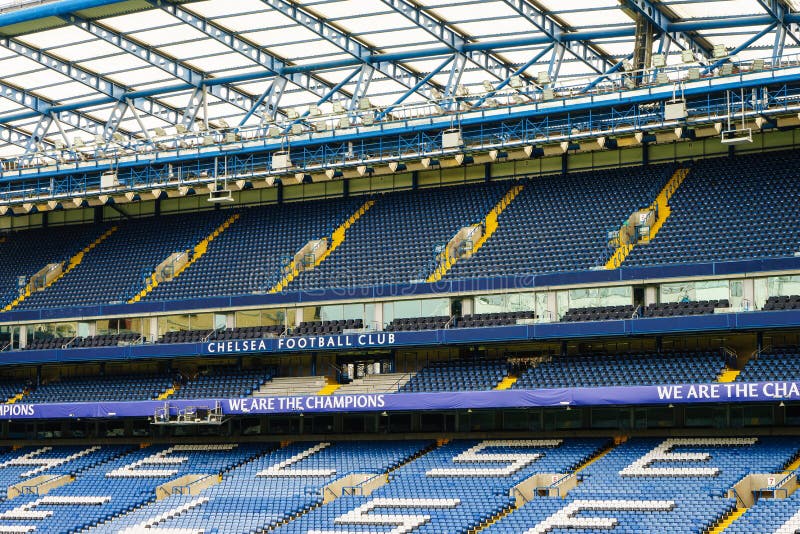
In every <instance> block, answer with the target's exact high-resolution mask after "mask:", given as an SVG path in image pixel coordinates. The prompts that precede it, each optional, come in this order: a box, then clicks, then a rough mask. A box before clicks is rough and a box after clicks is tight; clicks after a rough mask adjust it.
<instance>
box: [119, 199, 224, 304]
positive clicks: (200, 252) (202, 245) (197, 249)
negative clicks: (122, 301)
mask: <svg viewBox="0 0 800 534" xmlns="http://www.w3.org/2000/svg"><path fill="white" fill-rule="evenodd" d="M239 217H240V215H239V214H238V213H234V214H233V215H231V216H230V217H228V218H227V219H225V222H223V223H222V224H220V225H219V226H218V227H217V228H215V229H214V231H213V232H211V233H210V234H209V235H207V236H206V237H204V238H203V239H202V240H201V241H200V242H199V243H197V244H196V245H195V246H194V248H193V249H192V256H191V257H190V258H189V261H188V262H186V263H184V264H183V265H181V266H180V268H178V269H177V270H176V271H175V273H174V274H173V275H172V278H171V279H170V280H168V281H166V283H168V282H172V281H173V280H175V279H176V278H178V277H179V276H180V275H181V274H182V273H183V272H184V271H185V270H186V269H188V268H189V267H191V266H192V264H194V263H195V262H196V261H197V260H199V259H200V258H202V257H203V256H204V255H205V253H206V252H207V251H208V246H209V245H210V244H211V242H212V241H214V239H216V238H218V237H219V236H220V234H222V233H223V232H224V231H225V230H227V229H228V228H229V227H230V226H231V225H232V224H233V223H235V222H236V221H237V220H239ZM161 283H165V282H161ZM158 284H159V282H158V279H157V278H156V273H153V274H152V275H150V278H149V279H148V283H147V286H146V287H145V288H144V289H142V290H141V291H140V292H139V293H137V294H136V296H135V297H133V298H132V299H130V300H129V301H128V304H133V303H135V302H139V301H140V300H142V299H143V298H145V297H146V296H147V295H149V294H150V292H151V291H153V290H154V289H155V288H156V287H158Z"/></svg>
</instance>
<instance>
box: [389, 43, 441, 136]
mask: <svg viewBox="0 0 800 534" xmlns="http://www.w3.org/2000/svg"><path fill="white" fill-rule="evenodd" d="M454 59H455V56H452V57H449V58H447V59H445V60H444V61H442V62H441V63H440V64H439V65H438V66H437V67H436V68H435V69H433V70H432V71H430V72H429V73H428V74H427V75H426V76H425V77H424V78H422V79H421V80H420V81H418V82H417V83H416V84H414V86H413V87H410V88H409V89H408V91H406V92H405V93H403V94H402V95H401V96H400V98H398V99H397V100H395V101H394V102H392V103H391V104H390V105H388V106H387V107H385V108H384V109H383V110H382V111H381V112H380V113H378V114H377V115H376V116H375V120H376V121H379V120H381V119H383V118H384V117H385V116H386V115H388V114H389V113H390V112H391V111H392V110H393V109H394V108H396V107H397V106H399V105H400V104H402V103H403V102H405V101H406V99H407V98H408V97H409V96H411V95H413V94H414V93H416V92H417V89H419V88H420V87H422V86H423V85H425V84H426V83H428V80H430V79H431V78H433V77H434V76H436V75H437V74H439V73H440V72H441V71H442V69H444V68H445V67H446V66H447V65H448V64H450V62H451V61H453V60H454Z"/></svg>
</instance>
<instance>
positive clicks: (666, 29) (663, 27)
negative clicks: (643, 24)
mask: <svg viewBox="0 0 800 534" xmlns="http://www.w3.org/2000/svg"><path fill="white" fill-rule="evenodd" d="M624 3H625V5H627V6H628V7H630V8H632V9H633V10H634V11H636V12H637V13H639V14H641V15H642V16H644V17H645V18H646V19H647V20H648V21H649V22H650V23H651V24H652V25H653V26H655V27H656V28H658V30H659V31H661V32H663V33H666V34H667V35H669V37H670V39H672V41H673V42H675V44H676V45H678V47H680V48H681V49H682V50H685V49H689V50H692V51H693V52H698V53H700V54H702V55H703V56H705V57H708V56H709V50H708V49H707V47H706V46H704V45H703V43H701V42H700V41H698V40H697V39H696V38H694V37H693V36H691V35H689V34H688V33H687V31H690V30H682V31H681V30H676V28H675V26H673V23H672V21H671V20H670V19H669V18H668V17H667V16H666V15H665V14H664V13H662V12H661V10H659V8H658V5H657V4H656V3H655V2H653V1H652V0H624Z"/></svg>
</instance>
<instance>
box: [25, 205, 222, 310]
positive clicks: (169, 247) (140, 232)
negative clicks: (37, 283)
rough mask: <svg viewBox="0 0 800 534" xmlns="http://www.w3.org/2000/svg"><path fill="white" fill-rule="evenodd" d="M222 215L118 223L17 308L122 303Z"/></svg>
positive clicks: (216, 222) (217, 224) (203, 233)
mask: <svg viewBox="0 0 800 534" xmlns="http://www.w3.org/2000/svg"><path fill="white" fill-rule="evenodd" d="M228 216H230V213H229V212H223V211H207V212H201V213H190V214H186V215H171V216H164V217H161V218H160V219H138V220H131V221H127V222H120V223H118V226H119V230H117V231H116V232H115V233H113V234H111V236H110V237H109V238H108V239H106V240H105V241H104V242H103V243H102V244H101V245H100V246H98V247H96V248H95V249H94V250H92V251H91V252H90V253H89V254H87V255H86V257H85V258H84V259H83V261H82V262H81V263H80V264H79V265H78V266H77V267H75V268H74V269H73V270H72V271H71V272H70V273H69V274H68V275H66V276H65V277H64V278H62V279H61V280H59V281H58V282H57V283H55V284H53V285H52V286H51V287H49V288H47V289H46V290H44V291H40V292H37V293H34V294H33V295H31V296H30V297H28V298H26V299H25V300H24V301H23V302H22V303H21V304H20V305H19V308H20V309H32V308H52V307H59V306H83V305H93V304H107V303H109V302H125V301H127V300H128V299H130V298H132V297H133V296H134V295H136V293H138V292H139V291H141V290H142V289H143V288H144V287H145V284H144V279H145V277H146V276H148V275H150V274H151V273H152V272H153V270H154V269H155V268H156V266H158V265H159V264H160V263H161V262H162V261H164V260H165V259H167V257H168V256H169V255H170V254H172V253H174V252H178V251H183V250H189V249H192V248H193V247H194V246H195V245H196V244H197V243H198V242H199V241H200V240H201V239H203V237H205V236H207V235H208V234H210V233H211V232H212V231H213V230H214V228H216V227H217V226H219V225H220V224H221V223H222V222H223V221H224V220H225V218H227V217H228ZM186 296H188V295H184V297H186Z"/></svg>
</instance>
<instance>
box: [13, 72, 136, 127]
mask: <svg viewBox="0 0 800 534" xmlns="http://www.w3.org/2000/svg"><path fill="white" fill-rule="evenodd" d="M0 97H2V98H5V99H7V100H9V101H11V102H15V103H16V104H18V105H20V106H23V107H26V108H28V109H30V110H32V111H33V112H35V115H34V116H36V115H38V116H40V124H44V122H41V117H48V118H49V117H50V114H51V113H56V114H57V116H58V119H59V120H60V121H61V122H62V123H65V124H68V125H70V126H72V127H73V128H77V129H79V130H83V131H85V132H87V133H90V134H92V135H97V134H100V135H102V134H103V133H104V131H105V128H106V124H105V123H103V122H101V121H99V120H97V119H95V118H94V117H91V116H90V115H87V114H86V113H83V112H81V111H78V110H69V111H67V110H64V111H55V110H54V108H55V107H56V106H57V104H56V103H55V102H52V101H50V100H47V99H45V98H42V97H41V96H38V95H36V94H34V93H32V92H30V91H27V90H25V89H22V88H19V87H16V86H13V85H10V84H8V83H5V82H2V81H0ZM49 125H50V124H49V122H47V126H48V127H49ZM40 129H41V128H37V130H40ZM34 133H36V132H34ZM45 133H46V131H45ZM125 134H126V135H127V136H130V132H125ZM41 138H44V134H42V135H41ZM41 138H40V140H41Z"/></svg>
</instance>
